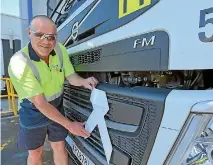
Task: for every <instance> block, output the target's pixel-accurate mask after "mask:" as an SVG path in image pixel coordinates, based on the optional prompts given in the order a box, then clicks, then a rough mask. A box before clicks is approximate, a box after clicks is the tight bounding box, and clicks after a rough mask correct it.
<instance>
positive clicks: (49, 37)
mask: <svg viewBox="0 0 213 165" xmlns="http://www.w3.org/2000/svg"><path fill="white" fill-rule="evenodd" d="M28 34H29V37H30V40H31V44H32V47H33V49H34V50H35V52H36V53H37V54H38V55H40V56H43V57H44V56H48V55H49V54H50V52H51V51H52V50H53V49H54V47H55V43H56V28H55V26H54V24H52V23H51V22H50V21H45V20H35V22H34V24H33V27H32V28H31V29H29V30H28ZM45 36H46V37H45Z"/></svg>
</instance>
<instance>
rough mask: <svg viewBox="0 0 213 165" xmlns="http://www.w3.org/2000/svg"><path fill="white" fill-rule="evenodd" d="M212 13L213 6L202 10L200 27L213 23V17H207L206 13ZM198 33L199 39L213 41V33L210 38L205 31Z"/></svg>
mask: <svg viewBox="0 0 213 165" xmlns="http://www.w3.org/2000/svg"><path fill="white" fill-rule="evenodd" d="M210 13H213V7H211V8H209V9H204V10H201V11H200V25H199V27H200V28H202V27H205V26H206V25H207V24H209V23H210V24H212V25H213V18H209V19H206V15H207V14H210ZM212 29H213V28H212ZM198 35H199V39H200V40H201V41H202V42H212V41H213V34H212V36H211V37H209V38H208V37H206V34H205V32H200V33H199V34H198Z"/></svg>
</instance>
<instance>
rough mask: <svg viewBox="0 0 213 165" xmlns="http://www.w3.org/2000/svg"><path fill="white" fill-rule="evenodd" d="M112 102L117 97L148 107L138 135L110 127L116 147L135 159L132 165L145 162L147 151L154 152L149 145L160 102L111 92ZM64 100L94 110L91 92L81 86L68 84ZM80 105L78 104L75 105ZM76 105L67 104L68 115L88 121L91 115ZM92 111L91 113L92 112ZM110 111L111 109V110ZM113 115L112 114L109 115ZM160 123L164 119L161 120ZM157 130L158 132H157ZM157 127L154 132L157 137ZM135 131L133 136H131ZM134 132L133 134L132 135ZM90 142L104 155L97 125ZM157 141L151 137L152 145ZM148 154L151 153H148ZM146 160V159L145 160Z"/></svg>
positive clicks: (118, 99)
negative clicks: (85, 113) (87, 114)
mask: <svg viewBox="0 0 213 165" xmlns="http://www.w3.org/2000/svg"><path fill="white" fill-rule="evenodd" d="M107 98H108V101H110V100H116V101H121V102H125V103H127V104H132V105H135V106H141V107H145V108H146V113H145V115H144V116H143V118H142V120H143V122H142V123H141V126H140V129H139V130H138V131H137V134H131V133H127V134H126V135H125V134H124V135H123V134H120V133H119V131H118V132H116V130H113V131H112V130H111V129H109V128H108V130H109V135H110V139H111V142H112V145H113V146H116V147H117V148H119V149H120V150H122V151H123V152H124V153H127V154H128V155H130V156H131V158H132V165H140V164H141V162H143V161H144V160H145V161H147V157H146V158H144V156H145V151H146V153H147V152H148V153H149V152H150V151H151V148H150V147H149V149H148V148H147V147H148V145H149V146H150V136H152V138H151V139H154V138H153V129H154V127H156V122H158V120H156V117H157V116H158V117H159V115H157V113H158V112H159V111H160V110H159V111H158V108H157V105H156V104H155V102H154V101H153V100H147V99H146V100H145V99H140V98H136V97H130V96H124V95H119V94H112V93H107ZM64 99H65V100H67V101H68V102H72V104H75V105H76V106H78V107H81V108H85V109H87V110H88V111H91V110H92V105H91V103H90V101H89V99H90V91H88V90H85V89H82V88H79V87H73V86H72V87H71V86H67V85H65V93H64ZM75 108H76V107H75ZM75 108H73V107H72V106H69V107H66V106H65V113H66V116H67V117H68V118H69V119H70V120H72V121H86V120H87V117H86V116H84V115H82V114H81V113H79V112H78V111H77V110H76V109H75ZM90 113H91V112H90ZM108 113H109V112H108ZM107 115H109V114H107ZM106 117H107V116H106ZM159 124H160V122H159ZM154 132H155V131H154ZM156 133H157V130H156V132H155V134H154V136H156ZM130 134H131V135H130ZM129 135H130V136H129ZM86 141H87V143H89V144H90V145H91V146H93V148H94V149H96V151H98V152H99V153H101V154H102V155H103V156H104V149H103V146H102V142H101V139H100V135H99V131H98V129H97V128H96V129H95V130H94V131H93V132H92V133H91V136H90V137H89V138H87V139H86ZM153 144H154V140H151V146H152V145H153ZM146 156H147V154H146ZM143 159H144V160H143Z"/></svg>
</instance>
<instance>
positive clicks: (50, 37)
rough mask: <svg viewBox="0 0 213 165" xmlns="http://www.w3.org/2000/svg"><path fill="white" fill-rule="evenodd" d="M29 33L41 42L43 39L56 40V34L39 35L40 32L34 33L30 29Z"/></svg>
mask: <svg viewBox="0 0 213 165" xmlns="http://www.w3.org/2000/svg"><path fill="white" fill-rule="evenodd" d="M30 31H31V32H32V33H33V34H34V35H35V36H36V37H38V38H40V39H41V40H43V39H45V38H46V39H47V40H48V41H55V40H56V36H57V35H56V34H45V33H41V32H36V31H34V30H32V29H30Z"/></svg>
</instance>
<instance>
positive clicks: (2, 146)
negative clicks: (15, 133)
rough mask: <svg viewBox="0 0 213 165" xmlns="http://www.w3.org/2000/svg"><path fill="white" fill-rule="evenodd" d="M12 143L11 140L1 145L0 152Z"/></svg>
mask: <svg viewBox="0 0 213 165" xmlns="http://www.w3.org/2000/svg"><path fill="white" fill-rule="evenodd" d="M12 142H13V140H12V139H9V140H8V141H6V142H5V143H4V144H2V145H1V151H2V150H3V149H5V147H6V146H8V145H9V144H10V143H12Z"/></svg>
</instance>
